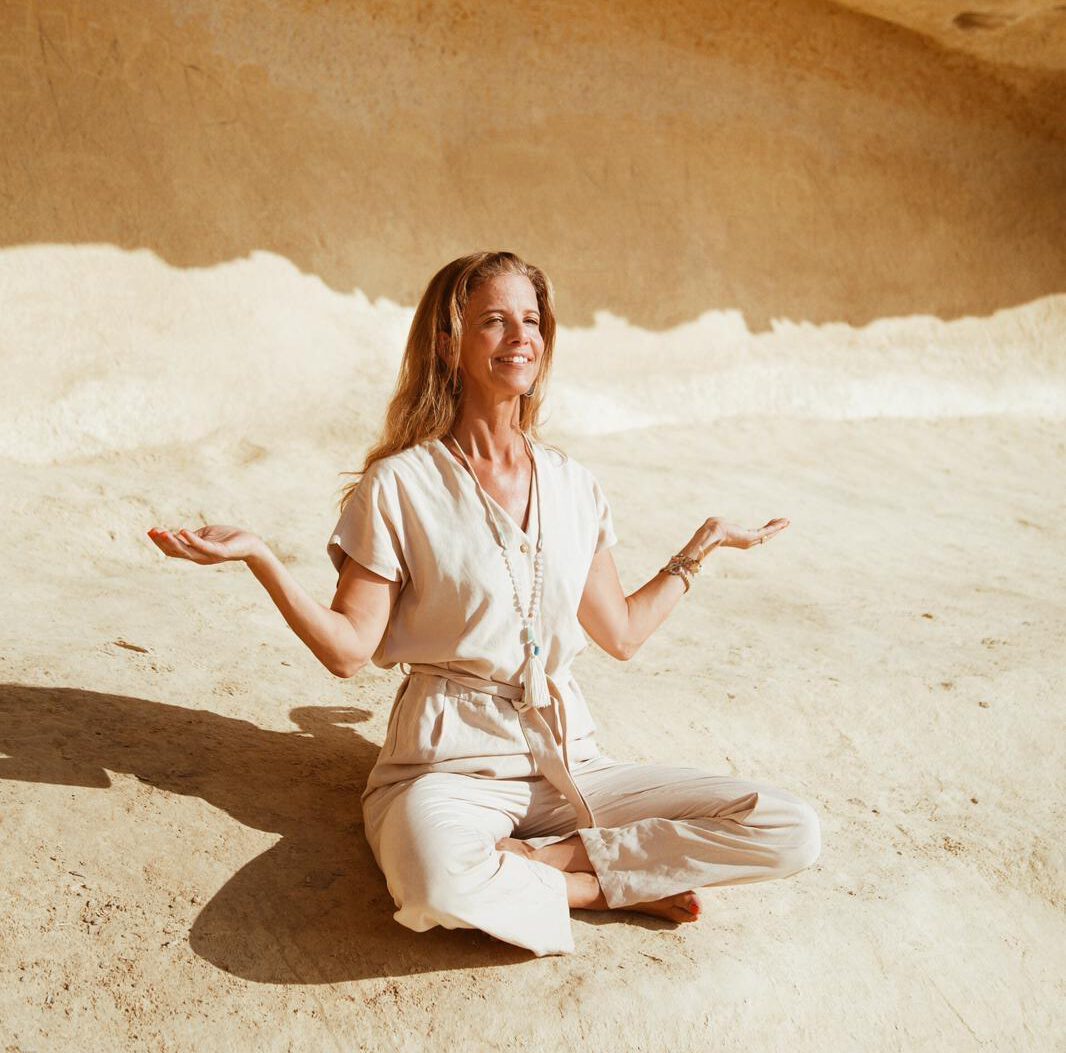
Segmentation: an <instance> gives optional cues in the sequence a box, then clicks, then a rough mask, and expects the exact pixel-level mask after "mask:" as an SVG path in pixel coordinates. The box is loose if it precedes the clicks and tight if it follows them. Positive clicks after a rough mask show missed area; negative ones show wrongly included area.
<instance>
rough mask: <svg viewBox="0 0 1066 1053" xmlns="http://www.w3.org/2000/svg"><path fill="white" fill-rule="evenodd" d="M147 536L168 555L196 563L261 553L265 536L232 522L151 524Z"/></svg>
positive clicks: (246, 557)
mask: <svg viewBox="0 0 1066 1053" xmlns="http://www.w3.org/2000/svg"><path fill="white" fill-rule="evenodd" d="M148 536H149V537H150V538H151V539H152V540H153V541H154V542H155V543H156V545H157V546H158V547H159V549H160V550H161V551H162V552H163V553H164V555H167V556H175V557H177V558H178V559H188V560H192V562H193V563H204V564H211V563H227V562H229V561H232V560H246V559H250V558H252V557H253V556H256V555H258V554H259V553H260V552H261V551H262V549H263V540H262V538H260V537H259V536H258V535H257V534H253V533H252V532H251V531H250V530H242V529H241V528H240V527H232V526H203V527H200V528H199V529H198V530H185V529H182V530H173V531H171V530H161V529H160V528H159V527H152V529H151V530H149V531H148Z"/></svg>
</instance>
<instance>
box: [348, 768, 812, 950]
mask: <svg viewBox="0 0 1066 1053" xmlns="http://www.w3.org/2000/svg"><path fill="white" fill-rule="evenodd" d="M571 774H572V776H573V779H574V782H575V783H576V784H577V786H578V788H579V789H580V790H581V793H582V795H583V796H584V797H585V799H586V800H587V802H588V804H589V806H590V807H591V809H592V811H593V813H594V814H595V816H596V822H597V824H598V825H597V826H596V827H593V828H589V829H583V830H580V831H578V832H579V833H580V836H581V839H582V841H583V842H584V845H585V850H586V852H587V853H588V857H589V861H590V862H591V863H592V866H593V868H594V869H595V874H596V877H597V878H598V879H599V882H600V887H601V888H602V889H603V894H604V897H605V899H606V901H607V904H608V906H609V907H612V908H615V907H625V906H630V905H632V904H635V903H643V902H648V901H650V900H657V899H662V898H663V897H664V896H671V895H674V894H676V893H678V892H686V891H688V890H690V889H695V888H700V887H702V886H708V885H709V886H714V885H740V884H744V883H746V882H749V881H766V880H768V879H770V878H779V877H788V876H789V875H790V874H794V873H796V872H797V871H798V870H802V869H803V868H804V867H807V866H809V865H810V864H811V863H813V862H814V860H815V859H816V858H817V857H818V854H819V851H820V848H821V839H820V826H819V820H818V816H817V813H816V812H815V811H814V809H813V808H812V807H811V806H810V805H809V804H807V803H806V802H804V801H802V800H800V798H798V797H796V796H794V795H793V794H791V793H788V792H787V791H785V790H781V789H778V788H777V787H776V786H772V785H770V784H768V783H762V782H752V781H749V780H742V779H736V778H733V777H731V776H724V775H708V774H706V773H705V772H702V771H699V770H697V769H694V768H679V767H671V766H668V765H641V764H628V763H623V762H619V761H614V760H612V759H611V758H609V757H603V756H600V757H596V758H594V759H593V760H591V761H587V762H586V763H585V764H582V765H576V766H575V767H574V768H573V769H572V772H571ZM363 815H364V819H365V823H366V835H367V840H368V841H369V842H370V847H371V849H372V850H373V853H374V857H375V859H376V860H377V862H378V866H380V867H381V870H382V872H383V873H384V874H385V878H386V880H387V882H388V887H389V892H390V893H391V894H392V897H393V899H394V900H395V902H396V906H397V907H398V908H399V909H398V910H397V912H396V915H395V918H396V920H397V921H398V922H400V923H401V924H402V925H406V926H407V927H408V928H410V929H413V930H415V931H416V932H424V931H425V930H427V929H431V928H433V927H434V926H436V925H441V926H443V927H445V928H449V929H457V928H474V929H481V930H482V931H483V932H487V933H489V934H491V935H492V936H495V937H497V938H499V939H501V940H505V941H507V942H508V943H513V944H516V945H517V946H519V947H525V948H528V949H529V950H531V951H532V952H533V953H534V954H537V955H544V954H561V953H565V952H568V951H572V950H573V949H574V941H573V935H572V933H571V930H570V911H569V907H568V905H567V897H566V879H565V877H564V875H563V873H562V872H561V871H559V870H556V869H554V868H553V867H549V866H546V865H545V864H543V863H538V862H536V861H534V860H531V859H527V858H525V857H524V856H520V855H516V854H515V853H512V852H500V851H498V850H497V848H496V843H497V842H498V841H499V840H501V839H502V838H504V837H518V838H521V839H523V840H526V841H527V842H528V843H529V844H531V845H532V846H533V847H534V848H539V847H542V846H543V845H546V844H551V843H553V842H557V841H561V840H564V839H565V838H566V837H569V836H571V835H572V834H573V833H574V832H575V825H576V824H575V817H574V810H573V808H572V807H571V806H570V804H569V803H568V802H567V800H566V799H565V798H564V797H563V796H562V795H561V794H560V793H559V792H558V791H557V790H556V789H555V787H553V786H552V785H551V783H549V782H548V781H547V780H546V779H544V778H541V777H532V778H523V779H487V778H478V777H476V776H470V775H459V774H453V773H448V772H431V773H429V774H426V775H421V776H419V777H418V778H416V779H412V780H410V781H408V782H402V783H395V784H392V785H388V786H382V787H380V788H379V789H377V790H374V791H373V792H372V793H371V794H369V795H368V796H367V798H366V799H365V800H364V802H363Z"/></svg>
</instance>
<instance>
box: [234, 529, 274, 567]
mask: <svg viewBox="0 0 1066 1053" xmlns="http://www.w3.org/2000/svg"><path fill="white" fill-rule="evenodd" d="M275 558H276V557H275V556H274V553H273V552H272V551H271V549H270V546H269V545H268V544H267V543H266V542H265V541H264V540H263V539H262V538H261V537H257V538H256V539H255V541H254V542H253V544H252V548H251V551H250V552H249V553H248V555H246V556H242V557H241V559H242V562H244V563H246V564H247V566H248V569H249V570H250V571H251V572H252V573H253V574H255V573H256V572H257V571H261V570H262V569H263V568H265V567H267V566H269V565H270V563H271V562H272V561H273V560H274V559H275Z"/></svg>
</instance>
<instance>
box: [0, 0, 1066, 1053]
mask: <svg viewBox="0 0 1066 1053" xmlns="http://www.w3.org/2000/svg"><path fill="white" fill-rule="evenodd" d="M1059 6H1061V5H1059ZM939 8H940V5H936V4H932V3H926V2H924V0H907V2H903V0H898V2H897V0H861V2H860V0H856V2H855V3H854V4H852V5H850V8H849V7H843V6H841V5H836V4H829V3H823V2H820V0H790V2H789V3H776V2H771V0H751V2H750V3H747V4H745V5H743V8H740V7H737V5H735V4H727V3H724V2H722V3H718V2H709V0H691V2H689V0H664V2H663V3H662V4H657V5H654V6H651V7H649V5H647V4H639V3H636V2H629V0H626V2H623V3H618V4H615V5H611V7H610V11H609V17H608V15H607V14H605V5H604V4H602V3H599V2H598V0H587V2H582V3H578V4H567V5H563V4H556V3H547V4H545V5H543V7H536V10H535V11H534V8H533V6H530V7H529V8H528V10H527V12H526V14H525V15H524V18H523V19H520V18H517V17H511V16H510V15H509V14H508V12H507V10H506V7H505V5H498V4H489V3H487V2H481V0H477V2H474V0H471V2H470V3H463V4H437V5H434V4H429V5H421V4H419V5H415V4H411V5H403V4H401V5H384V4H377V3H372V4H371V3H368V4H359V5H353V4H345V3H339V2H333V3H310V2H299V3H297V2H295V0H277V2H271V3H267V2H266V0H219V2H218V3H206V2H203V0H180V2H179V0H153V2H151V3H134V2H132V0H102V2H100V3H98V4H93V5H78V4H71V3H69V2H63V0H13V2H10V3H7V4H5V5H3V7H2V8H0V88H2V89H3V90H2V91H0V119H2V121H3V125H2V128H0V130H2V131H3V136H4V144H5V146H4V158H5V164H4V165H2V166H0V367H2V370H3V380H4V382H3V384H2V385H0V494H2V495H3V500H2V504H0V507H2V508H3V512H4V517H3V528H4V530H5V532H6V539H5V540H6V544H5V545H4V559H3V563H2V578H0V583H2V585H3V589H4V592H3V595H4V599H5V606H4V616H3V617H2V619H0V844H2V847H3V856H2V858H3V867H0V934H2V935H0V1049H2V1050H4V1051H5V1053H8V1051H10V1053H15V1051H22V1053H29V1051H31V1050H34V1051H40V1050H48V1051H54V1050H61V1051H66V1050H77V1051H79V1053H83V1051H84V1053H94V1051H97V1050H99V1051H107V1053H112V1051H115V1050H150V1051H152V1053H157V1051H165V1053H171V1051H173V1053H178V1051H182V1053H183V1051H187V1050H196V1051H198V1053H199V1051H208V1053H212V1051H216V1050H217V1051H220V1053H222V1051H224V1053H230V1051H241V1053H244V1051H249V1053H251V1051H255V1053H260V1051H289V1050H296V1051H304V1050H307V1051H314V1053H317V1051H320V1050H339V1051H344V1053H348V1051H351V1050H373V1051H378V1050H403V1051H407V1050H410V1051H421V1050H430V1051H436V1050H448V1051H452V1050H457V1049H461V1050H537V1051H543V1050H557V1049H558V1050H583V1051H592V1053H600V1051H605V1053H606V1051H611V1053H615V1051H618V1050H626V1051H630V1050H639V1051H648V1053H653V1051H654V1053H658V1051H659V1050H662V1049H671V1050H678V1051H684V1053H688V1051H692V1053H704V1051H706V1050H710V1049H714V1050H738V1051H739V1050H744V1051H752V1050H754V1051H758V1053H762V1051H768V1053H770V1051H777V1050H781V1049H788V1050H790V1051H797V1053H804V1051H808V1050H810V1051H815V1050H817V1051H819V1053H824V1051H826V1050H830V1051H836V1050H856V1049H861V1050H864V1051H878V1053H879V1051H896V1050H900V1051H908V1053H910V1051H912V1050H936V1051H938V1053H939V1051H941V1050H951V1051H954V1050H960V1051H971V1050H974V1051H978V1050H995V1051H997V1053H999V1051H1012V1050H1024V1051H1030V1050H1032V1051H1039V1053H1045V1051H1047V1050H1052V1049H1056V1048H1059V1047H1060V1046H1061V1035H1062V1034H1063V1033H1066V1013H1064V1012H1063V1009H1062V976H1063V975H1064V970H1066V952H1064V951H1063V948H1064V947H1066V924H1064V907H1066V880H1064V878H1066V859H1064V853H1063V847H1062V844H1063V841H1062V836H1061V831H1062V829H1063V824H1064V821H1066V814H1064V812H1066V809H1064V806H1063V802H1064V793H1063V790H1064V785H1063V781H1064V780H1063V774H1062V772H1063V770H1064V765H1063V742H1064V728H1063V717H1062V706H1061V704H1060V697H1059V696H1060V693H1061V689H1062V668H1063V655H1064V654H1066V558H1064V544H1066V519H1064V515H1063V513H1064V509H1066V484H1064V475H1063V470H1062V465H1063V463H1064V461H1063V455H1064V452H1066V362H1064V358H1063V355H1062V350H1061V349H1062V346H1063V339H1064V335H1066V255H1064V254H1063V252H1062V245H1063V243H1064V241H1063V238H1064V237H1066V226H1064V225H1063V223H1064V220H1063V217H1064V216H1066V151H1064V146H1063V144H1064V142H1066V125H1064V124H1063V111H1062V107H1061V89H1062V84H1063V80H1062V78H1063V76H1064V72H1063V71H1064V62H1063V53H1064V52H1063V49H1062V48H1061V46H1060V45H1061V40H1062V36H1061V34H1062V32H1063V29H1062V27H1063V25H1064V24H1066V16H1064V15H1063V14H1062V13H1061V12H1060V11H1059V10H1058V9H1057V8H1056V7H1055V5H1053V4H1047V5H1038V4H1036V3H1028V2H1027V0H1018V2H1017V3H1014V4H1008V3H1004V2H1000V0H995V2H990V3H988V4H985V5H983V7H982V8H981V9H980V10H979V11H966V10H963V9H962V8H961V7H960V8H959V9H958V10H954V9H952V10H951V11H949V12H947V13H946V14H945V13H944V12H942V11H940V10H939ZM524 10H526V9H524ZM529 12H533V13H532V14H530V13H529ZM962 16H968V17H962ZM9 161H10V163H7V162H9ZM474 247H511V248H515V249H516V250H518V251H521V252H523V253H524V254H526V255H528V256H529V257H530V258H531V259H533V260H534V261H536V262H538V263H540V264H541V265H543V266H544V267H546V268H547V270H548V271H549V273H550V274H551V275H552V276H553V278H554V279H555V280H556V283H557V286H558V291H559V305H560V319H561V323H562V328H561V330H560V338H559V346H558V354H557V364H556V369H555V373H554V376H553V379H552V386H551V393H550V396H549V400H548V403H547V405H546V410H547V413H546V419H545V423H544V429H543V437H544V438H545V439H547V440H550V441H555V442H558V443H559V444H560V445H562V446H563V447H564V448H565V449H567V450H568V451H569V452H570V453H571V454H572V455H573V456H575V457H576V458H578V459H579V460H580V461H582V462H583V463H584V464H586V465H587V466H588V467H589V468H591V469H592V470H593V471H594V472H595V474H596V475H597V477H598V478H599V479H600V481H601V483H602V485H603V487H604V489H605V491H606V493H607V496H608V498H609V500H610V502H611V506H612V510H613V513H614V521H615V526H616V530H617V532H618V534H619V538H620V541H619V544H618V546H617V548H616V549H615V558H616V560H617V562H618V565H619V568H620V571H621V574H622V578H623V581H624V583H625V585H626V586H627V588H629V589H635V588H637V587H638V586H639V585H640V584H642V583H643V582H644V581H645V580H647V578H648V577H649V576H650V575H651V574H653V573H654V572H655V571H656V570H657V569H658V567H660V566H661V565H662V563H663V561H664V560H665V558H666V557H668V556H669V555H670V554H671V553H673V552H674V551H676V550H677V549H678V548H679V547H680V546H681V545H682V544H683V543H684V542H685V541H686V540H687V539H688V538H689V536H690V535H691V534H692V532H693V531H694V530H695V529H696V527H697V526H698V524H699V523H700V522H701V521H702V520H703V519H704V518H706V517H707V516H710V515H721V516H725V517H727V518H729V519H733V520H735V521H738V522H741V523H746V524H750V525H752V526H756V525H760V524H762V523H765V522H766V521H767V520H769V519H771V518H773V517H775V516H787V517H789V519H790V520H791V526H790V527H789V528H788V530H786V531H785V532H784V533H783V534H782V535H780V536H779V537H777V538H775V539H774V540H773V542H772V543H770V544H768V545H766V546H763V547H761V548H760V549H758V550H753V551H751V552H739V551H724V552H718V553H715V554H714V556H713V557H712V559H711V561H710V562H709V563H708V565H707V567H706V568H705V571H704V573H703V574H702V575H701V577H700V579H699V581H698V583H697V587H696V588H695V589H694V591H693V592H692V593H690V594H689V595H688V596H686V597H685V599H684V601H683V602H682V603H681V604H680V605H679V606H678V608H677V609H676V611H675V612H674V613H673V615H672V616H671V617H670V619H669V620H668V621H667V622H666V623H665V624H664V625H663V626H662V628H661V629H660V630H659V631H658V632H657V633H656V634H655V635H654V636H653V637H652V638H651V639H650V640H649V641H648V642H647V644H646V645H645V646H644V647H643V648H642V649H641V651H640V652H639V653H638V654H637V655H636V656H635V657H634V658H633V659H632V660H631V661H629V662H628V663H619V662H617V661H615V660H613V659H611V658H609V657H608V656H606V655H605V654H603V653H601V652H599V651H598V650H597V649H596V648H595V647H594V646H592V647H590V648H589V650H588V651H587V652H586V653H585V654H584V655H582V656H581V658H580V659H579V662H578V666H577V673H578V676H579V678H580V681H581V684H582V686H583V689H584V692H585V694H586V696H587V697H588V699H589V701H590V705H591V707H592V709H593V712H594V715H595V716H596V718H597V722H598V726H599V735H600V741H601V745H602V747H603V748H604V749H605V750H606V751H608V752H610V753H612V754H613V755H615V756H617V757H619V758H628V759H634V760H648V761H660V760H671V761H678V762H687V763H692V764H697V765H700V766H703V767H706V768H707V769H708V770H711V771H715V772H723V773H736V774H739V775H742V776H745V777H751V778H755V779H765V780H769V781H772V782H775V783H777V784H779V785H781V786H783V787H785V788H787V789H790V790H792V791H793V792H795V793H797V794H800V795H801V796H803V797H805V798H806V799H807V800H809V801H810V802H811V803H812V804H814V806H815V807H816V808H817V810H818V811H819V814H820V816H821V818H822V826H823V852H822V855H821V857H820V858H819V860H818V861H817V863H816V864H815V865H814V866H813V867H811V868H809V869H807V870H805V871H803V872H801V873H800V874H798V875H795V876H794V877H793V878H790V879H787V880H785V881H776V882H769V883H765V884H757V885H747V886H740V887H736V888H725V889H719V890H715V891H709V892H707V893H706V894H705V895H704V904H705V910H704V916H703V918H702V919H701V921H700V922H699V923H697V924H694V925H688V926H685V927H682V928H678V929H673V928H671V927H670V926H668V925H666V924H663V923H659V922H656V921H652V920H650V919H639V918H636V917H630V916H622V915H613V914H607V913H588V912H586V913H582V914H579V915H575V921H574V928H575V939H576V944H577V950H576V953H575V954H573V955H570V956H565V957H555V958H550V959H540V960H538V959H533V958H532V957H531V956H529V955H528V954H525V953H524V952H522V951H519V950H517V949H515V948H512V947H508V946H506V945H504V944H501V943H498V942H496V941H493V940H492V939H490V938H488V937H486V936H483V935H480V934H478V933H475V932H444V931H439V930H438V931H435V932H431V933H425V934H421V935H416V934H414V933H411V932H409V931H407V930H406V929H403V928H402V927H400V926H399V925H397V924H396V923H395V922H394V921H393V920H392V918H391V913H392V909H393V907H392V904H391V900H390V898H389V896H388V893H387V890H386V888H385V885H384V882H383V879H382V877H381V875H380V874H379V873H378V871H377V869H376V867H375V865H374V863H373V860H372V859H371V857H370V854H369V850H368V848H367V846H366V843H365V840H364V839H363V835H362V829H361V817H360V812H359V806H358V797H359V793H360V790H361V788H362V784H363V782H364V780H365V777H366V774H367V772H368V770H369V768H370V766H371V764H372V763H373V760H374V756H375V754H376V751H377V749H378V747H379V744H380V743H381V741H382V737H383V733H384V729H385V722H386V718H387V706H388V704H389V701H390V700H391V698H392V695H393V692H394V689H395V686H396V684H397V682H398V674H397V673H396V672H395V671H383V670H379V669H373V668H372V669H368V670H366V671H364V672H363V673H361V674H359V675H358V676H357V677H355V678H352V679H350V680H347V681H342V680H338V679H336V678H334V677H332V676H331V675H330V674H329V673H328V672H327V671H326V670H325V669H323V668H322V667H321V666H320V665H318V664H317V662H316V661H315V659H314V658H313V657H312V656H311V655H310V654H309V653H308V652H307V651H306V649H305V648H303V646H302V645H301V644H300V642H299V641H298V640H297V639H296V637H295V636H294V635H293V634H292V633H291V631H290V630H289V629H288V628H287V626H286V625H285V623H284V621H283V620H282V619H281V617H280V615H279V614H278V613H277V612H276V611H275V610H274V609H273V607H272V606H271V604H270V602H269V600H268V598H267V597H266V595H265V593H264V592H263V591H262V589H261V588H260V586H259V585H258V584H257V583H256V581H255V580H254V579H253V577H252V576H251V575H250V574H249V573H248V572H247V571H246V570H245V569H244V568H243V567H240V566H226V567H219V568H203V567H197V566H192V565H190V564H187V563H181V562H178V561H172V560H169V561H168V560H166V559H165V558H164V557H163V556H162V555H161V554H160V553H159V551H158V550H157V549H156V548H155V547H154V545H152V544H151V542H150V541H149V540H148V538H147V537H146V536H145V531H146V530H147V529H148V528H149V527H150V526H153V525H164V526H169V527H177V526H181V525H185V526H197V525H201V524H203V523H210V522H221V523H236V524H240V525H243V526H246V527H248V528H249V529H252V530H255V531H257V532H258V533H260V534H261V535H262V536H263V537H264V538H265V539H266V541H267V542H268V543H269V544H270V545H271V546H272V548H273V549H274V550H275V551H276V552H278V553H279V555H280V556H281V557H282V559H283V560H284V561H285V562H286V564H287V565H288V566H289V568H290V569H291V570H292V572H293V573H294V574H295V575H296V577H297V578H298V579H299V580H300V581H301V582H302V583H303V584H304V585H305V587H306V588H307V589H309V590H310V591H311V592H312V593H313V594H314V595H315V596H317V597H318V598H319V599H320V600H321V601H322V602H324V603H328V602H329V600H330V599H331V597H332V594H333V588H334V585H335V575H334V573H333V570H332V566H331V564H330V562H329V560H328V557H327V556H326V552H325V544H326V540H327V537H328V535H329V531H330V529H331V528H332V526H333V524H334V522H335V519H336V500H337V498H338V496H339V493H340V488H341V486H342V485H343V483H344V482H345V481H346V478H345V477H344V476H343V475H342V474H341V473H343V472H345V471H351V470H354V469H356V468H358V467H359V466H360V464H361V459H362V454H363V452H364V451H365V449H366V447H367V446H368V444H369V443H370V442H371V441H372V440H373V438H374V437H375V435H376V432H377V428H378V426H379V423H380V419H381V414H382V411H383V408H384V406H385V404H386V402H387V399H388V397H389V393H390V390H391V387H392V383H393V380H394V377H395V373H396V367H397V364H398V362H399V355H400V350H401V347H402V343H403V339H404V336H405V333H406V329H407V326H408V324H409V322H410V318H411V313H412V309H413V304H414V301H415V298H416V296H417V293H418V291H419V289H420V288H421V285H422V284H423V283H424V282H425V280H426V279H427V278H428V276H429V274H430V273H432V271H433V270H434V269H435V268H436V267H438V266H440V265H441V264H442V263H444V262H446V260H447V259H449V258H451V257H452V256H454V255H458V254H459V253H460V252H465V251H469V250H470V249H472V248H474Z"/></svg>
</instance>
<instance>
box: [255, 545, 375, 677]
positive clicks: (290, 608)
mask: <svg viewBox="0 0 1066 1053" xmlns="http://www.w3.org/2000/svg"><path fill="white" fill-rule="evenodd" d="M245 563H247V564H248V569H249V570H251V572H252V573H253V574H254V575H255V576H256V578H257V579H258V581H259V582H260V584H262V586H263V588H265V589H266V590H267V592H268V593H269V594H270V598H271V599H272V600H273V601H274V604H275V605H276V606H277V608H278V610H279V611H281V613H282V616H283V617H284V618H285V621H286V622H288V624H289V628H290V629H292V631H293V632H294V633H296V635H297V636H298V637H299V638H300V639H301V640H302V641H303V642H304V643H305V644H306V645H307V647H308V648H309V649H310V651H311V653H312V654H313V655H314V656H315V657H316V658H317V659H318V660H319V661H320V662H321V663H322V664H323V665H324V666H325V667H326V668H327V669H328V670H329V671H330V672H331V673H333V674H334V675H335V676H344V677H346V676H351V675H352V674H353V673H354V672H355V671H356V670H357V669H358V668H360V667H361V666H363V665H365V664H366V661H367V656H365V655H364V654H363V649H362V648H361V647H360V643H361V641H360V637H359V633H358V631H357V630H356V627H355V626H354V625H352V623H351V622H350V621H349V620H348V619H347V618H346V617H345V616H344V615H343V614H341V613H340V612H339V611H334V610H331V609H330V608H329V607H324V606H323V605H322V604H321V603H319V602H318V601H317V600H315V599H314V598H313V597H311V596H309V595H308V594H307V592H306V591H305V590H304V589H303V587H302V586H301V585H300V583H299V582H298V581H297V580H296V579H295V578H294V577H293V576H292V574H290V573H289V571H288V569H287V568H286V566H285V564H284V563H282V562H281V560H280V559H278V557H277V556H276V555H274V553H273V552H272V551H271V550H270V548H269V547H268V546H267V545H265V544H264V545H262V546H261V547H260V548H259V550H258V551H257V552H256V553H255V555H253V556H249V557H248V558H247V559H246V560H245Z"/></svg>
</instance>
